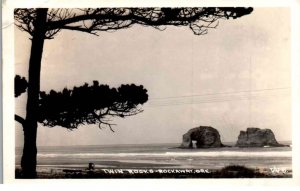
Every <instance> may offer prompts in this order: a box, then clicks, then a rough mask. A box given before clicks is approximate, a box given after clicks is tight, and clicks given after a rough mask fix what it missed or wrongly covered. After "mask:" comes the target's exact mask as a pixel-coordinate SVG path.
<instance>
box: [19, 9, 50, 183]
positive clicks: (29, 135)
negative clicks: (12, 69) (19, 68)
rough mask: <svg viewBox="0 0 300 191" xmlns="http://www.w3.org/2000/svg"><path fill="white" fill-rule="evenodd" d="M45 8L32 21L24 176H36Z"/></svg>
mask: <svg viewBox="0 0 300 191" xmlns="http://www.w3.org/2000/svg"><path fill="white" fill-rule="evenodd" d="M46 19H47V9H38V10H37V15H36V20H35V21H34V23H33V24H34V34H33V37H32V42H31V52H30V60H29V75H28V98H27V107H26V119H25V125H24V126H23V130H24V147H23V156H22V161H21V167H22V174H23V177H24V178H35V177H36V161H37V160H36V157H37V147H36V138H37V119H38V101H39V92H40V72H41V61H42V54H43V46H44V40H45V33H46Z"/></svg>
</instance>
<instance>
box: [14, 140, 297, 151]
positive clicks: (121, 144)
mask: <svg viewBox="0 0 300 191" xmlns="http://www.w3.org/2000/svg"><path fill="white" fill-rule="evenodd" d="M277 142H278V143H281V144H288V145H291V144H292V140H281V141H277ZM222 143H223V144H224V145H229V146H234V145H235V143H236V141H224V142H222ZM175 144H176V145H178V147H179V146H180V145H181V142H180V143H179V142H166V143H119V144H118V143H115V144H87V145H81V144H79V145H40V146H37V148H46V147H89V146H90V147H97V146H100V147H101V146H104V147H115V146H133V145H134V146H145V145H148V146H149V145H150V146H151V145H152V146H159V145H174V146H175ZM175 147H176V146H175ZM15 148H16V149H21V148H23V146H16V147H15Z"/></svg>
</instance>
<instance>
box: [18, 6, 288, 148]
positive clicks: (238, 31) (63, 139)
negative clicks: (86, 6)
mask: <svg viewBox="0 0 300 191" xmlns="http://www.w3.org/2000/svg"><path fill="white" fill-rule="evenodd" d="M290 43H291V41H290V12H289V9H288V8H255V9H254V11H253V12H252V13H251V14H250V15H248V16H244V17H242V18H240V19H235V20H222V21H220V23H219V25H218V27H217V29H211V30H209V31H208V34H206V35H202V36H197V35H194V34H193V32H192V31H191V30H190V29H189V28H188V27H167V29H166V30H165V31H158V30H156V29H154V28H151V27H142V26H137V25H136V26H134V27H132V28H130V29H124V30H118V31H116V32H112V33H111V32H110V33H108V32H101V33H99V36H94V35H90V34H86V33H82V32H75V31H61V32H60V33H59V34H58V35H57V36H55V38H54V39H53V40H46V41H45V46H44V52H43V59H42V69H41V90H42V91H49V90H51V89H54V90H57V91H59V90H62V89H63V88H65V87H67V88H72V87H74V86H79V85H82V84H84V83H85V82H87V83H90V84H91V83H92V81H93V80H98V81H99V82H100V83H101V84H108V85H110V86H111V87H118V86H120V85H121V84H128V83H135V84H137V85H143V86H144V87H145V88H146V89H147V90H148V95H149V101H148V102H147V103H146V104H144V105H142V109H143V110H144V111H143V112H142V113H140V114H138V115H136V116H131V117H127V118H124V119H119V118H114V119H113V123H115V124H117V125H116V126H114V127H113V128H114V130H115V132H112V131H110V130H109V128H106V129H99V128H98V125H86V126H80V127H79V128H78V129H76V130H73V131H70V130H67V129H65V128H62V127H53V128H49V127H44V126H42V125H41V124H39V128H38V140H37V143H38V146H59V145H104V144H148V143H180V142H181V140H182V135H183V134H184V133H186V132H187V131H188V130H189V129H191V128H193V127H198V126H212V127H214V128H216V129H217V130H218V131H219V132H220V134H221V140H222V141H223V142H235V141H236V140H237V137H238V135H239V132H240V131H241V130H246V128H247V127H258V128H262V129H264V128H269V129H271V130H272V131H273V132H274V134H275V136H276V138H277V140H278V141H286V140H291V136H292V134H291V129H292V128H291V117H290V116H291V100H290V91H291V79H290V78H291V71H290V70H291V66H290ZM30 45H31V44H30V40H29V36H28V34H27V33H25V32H21V31H19V30H18V29H15V72H16V74H20V75H22V76H25V77H26V78H27V75H28V74H27V73H28V60H29V53H30ZM27 79H28V78H27ZM26 96H27V95H26V94H23V95H22V96H20V97H18V98H16V99H15V101H16V102H15V103H16V106H15V108H16V111H15V112H16V113H17V114H19V115H20V116H25V106H26ZM15 130H16V146H22V144H23V131H22V128H21V126H20V125H19V124H18V123H17V122H16V129H15Z"/></svg>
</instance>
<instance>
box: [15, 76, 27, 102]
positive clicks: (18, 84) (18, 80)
mask: <svg viewBox="0 0 300 191" xmlns="http://www.w3.org/2000/svg"><path fill="white" fill-rule="evenodd" d="M27 86H28V83H27V80H26V79H25V78H24V77H21V76H19V75H16V76H15V97H19V96H20V95H21V94H22V93H24V92H26V89H27Z"/></svg>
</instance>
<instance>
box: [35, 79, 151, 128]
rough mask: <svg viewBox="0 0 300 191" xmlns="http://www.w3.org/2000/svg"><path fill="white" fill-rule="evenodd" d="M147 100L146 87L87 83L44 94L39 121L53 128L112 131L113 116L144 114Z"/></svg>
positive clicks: (40, 101)
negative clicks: (92, 126)
mask: <svg viewBox="0 0 300 191" xmlns="http://www.w3.org/2000/svg"><path fill="white" fill-rule="evenodd" d="M147 100H148V94H147V90H146V89H144V87H143V86H142V85H141V86H136V85H135V84H131V85H121V86H120V87H118V88H110V87H109V86H108V85H99V83H98V82H97V81H94V82H93V85H88V84H87V83H86V84H84V85H83V86H80V87H74V88H73V89H72V90H70V89H67V88H65V89H63V91H62V92H56V91H54V90H51V91H50V92H49V93H45V92H41V93H40V100H39V118H38V121H39V122H40V123H42V124H43V125H45V126H50V127H54V126H62V127H65V128H68V129H75V128H77V127H78V126H79V125H85V124H99V127H100V128H101V127H102V126H101V125H107V126H109V127H110V129H111V130H112V128H111V125H113V124H111V123H110V117H114V116H117V117H126V116H132V115H136V114H138V113H140V112H142V110H141V109H140V108H139V105H142V104H144V103H145V102H146V101H147ZM112 131H113V130H112Z"/></svg>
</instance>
